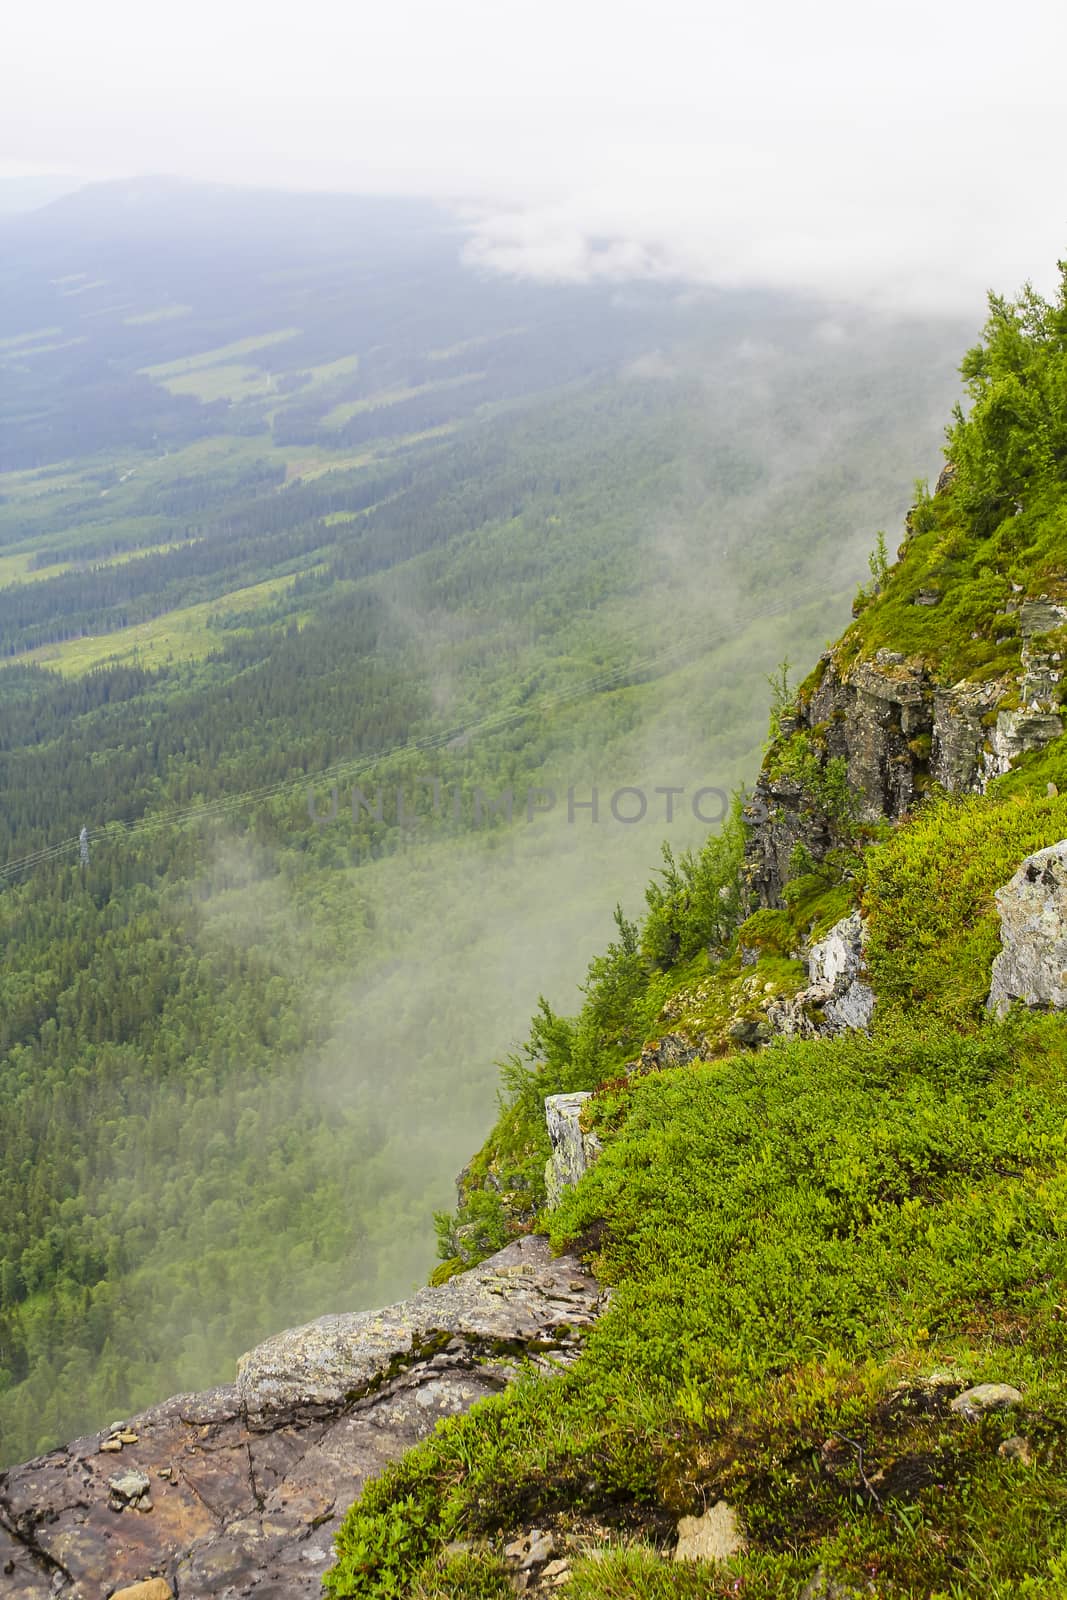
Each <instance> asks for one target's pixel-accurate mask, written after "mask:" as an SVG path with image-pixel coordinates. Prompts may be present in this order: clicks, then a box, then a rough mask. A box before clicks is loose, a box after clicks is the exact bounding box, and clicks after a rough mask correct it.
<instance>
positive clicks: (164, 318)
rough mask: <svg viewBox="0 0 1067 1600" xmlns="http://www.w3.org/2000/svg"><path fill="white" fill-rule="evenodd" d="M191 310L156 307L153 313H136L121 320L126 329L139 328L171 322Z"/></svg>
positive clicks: (188, 308) (174, 307)
mask: <svg viewBox="0 0 1067 1600" xmlns="http://www.w3.org/2000/svg"><path fill="white" fill-rule="evenodd" d="M192 309H193V308H192V306H180V305H174V306H157V307H156V309H155V310H154V311H138V312H136V313H135V314H134V315H133V316H130V317H123V319H122V320H123V323H124V324H125V325H126V327H128V328H139V327H143V326H144V324H146V323H149V322H171V321H173V319H174V318H175V317H187V316H189V315H190V314H191V312H192Z"/></svg>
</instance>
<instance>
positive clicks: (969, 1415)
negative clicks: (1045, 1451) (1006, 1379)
mask: <svg viewBox="0 0 1067 1600" xmlns="http://www.w3.org/2000/svg"><path fill="white" fill-rule="evenodd" d="M1022 1399H1023V1397H1022V1395H1021V1394H1020V1393H1019V1391H1018V1389H1013V1388H1012V1386H1011V1384H1010V1383H979V1384H976V1385H975V1387H974V1388H973V1389H965V1390H964V1391H963V1393H962V1394H958V1395H957V1396H956V1398H955V1400H953V1402H952V1407H951V1409H952V1410H953V1411H955V1412H956V1413H957V1415H959V1416H961V1417H965V1418H966V1420H967V1421H968V1422H974V1421H975V1420H976V1419H977V1418H978V1417H980V1416H982V1414H983V1413H984V1412H986V1411H1010V1410H1011V1408H1012V1407H1013V1406H1018V1405H1021V1404H1022Z"/></svg>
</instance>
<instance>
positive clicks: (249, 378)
mask: <svg viewBox="0 0 1067 1600" xmlns="http://www.w3.org/2000/svg"><path fill="white" fill-rule="evenodd" d="M159 381H160V382H161V383H162V384H163V386H164V388H166V389H169V390H170V392H171V394H191V395H192V396H193V397H194V398H195V399H197V400H202V401H203V402H204V403H205V404H209V403H210V402H211V401H212V400H250V399H254V398H255V397H256V396H262V395H269V394H272V393H273V392H274V385H273V380H272V379H271V376H270V374H269V373H268V372H264V370H263V368H262V367H248V366H240V365H237V364H227V363H223V364H220V365H218V366H208V367H197V368H195V369H194V370H193V371H191V372H183V373H180V374H178V375H177V376H175V377H173V378H161V379H160V380H159Z"/></svg>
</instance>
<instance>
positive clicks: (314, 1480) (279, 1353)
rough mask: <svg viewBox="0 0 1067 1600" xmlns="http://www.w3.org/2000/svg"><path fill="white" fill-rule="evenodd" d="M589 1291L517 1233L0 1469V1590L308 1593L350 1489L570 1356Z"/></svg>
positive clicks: (183, 1595)
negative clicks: (407, 1290) (515, 1382)
mask: <svg viewBox="0 0 1067 1600" xmlns="http://www.w3.org/2000/svg"><path fill="white" fill-rule="evenodd" d="M600 1303H601V1291H600V1288H599V1286H598V1285H597V1283H596V1281H595V1279H594V1278H593V1277H592V1275H591V1274H590V1272H589V1271H588V1269H587V1268H586V1267H584V1266H582V1265H581V1263H579V1262H578V1261H577V1260H575V1259H574V1258H573V1257H570V1256H560V1257H558V1258H556V1259H553V1258H552V1257H551V1255H550V1254H549V1250H548V1246H547V1244H546V1243H545V1241H544V1240H543V1239H539V1238H524V1239H519V1240H517V1241H516V1242H515V1243H514V1244H511V1245H509V1246H508V1247H507V1248H506V1249H504V1250H501V1251H500V1252H499V1253H498V1254H497V1255H495V1256H492V1257H490V1259H489V1260H487V1261H485V1262H483V1263H482V1265H481V1266H480V1267H477V1268H475V1269H474V1270H473V1271H471V1272H468V1273H464V1274H463V1275H462V1276H461V1277H459V1278H455V1279H453V1280H452V1281H451V1282H449V1283H447V1284H444V1285H443V1286H441V1287H439V1288H431V1289H422V1290H420V1291H419V1292H418V1293H417V1294H416V1295H414V1296H413V1297H412V1299H411V1300H408V1301H403V1302H401V1303H400V1304H398V1305H395V1306H389V1307H387V1308H386V1309H385V1310H384V1311H379V1312H364V1313H358V1314H354V1315H352V1316H335V1317H324V1318H321V1319H320V1320H319V1321H317V1322H314V1323H311V1324H309V1325H308V1326H307V1327H305V1328H298V1329H293V1330H291V1331H290V1332H288V1333H284V1334H280V1335H279V1336H278V1337H277V1338H274V1339H271V1340H268V1341H267V1343H266V1344H264V1345H261V1346H260V1347H259V1348H258V1349H257V1350H254V1351H252V1352H251V1353H250V1354H249V1355H247V1356H245V1357H243V1358H242V1360H241V1362H240V1366H239V1372H238V1378H237V1382H236V1384H235V1385H233V1386H230V1387H227V1388H222V1389H214V1390H211V1391H210V1392H208V1393H206V1394H194V1395H180V1396H178V1397H177V1398H176V1399H173V1400H169V1401H167V1403H166V1404H165V1405H162V1406H157V1407H155V1408H153V1409H152V1410H151V1411H146V1412H144V1413H142V1415H140V1416H137V1417H133V1418H130V1419H129V1420H127V1421H125V1422H123V1423H121V1424H117V1425H116V1426H115V1427H113V1428H108V1429H106V1430H105V1431H104V1432H103V1433H101V1434H96V1435H93V1436H91V1437H89V1438H85V1439H77V1440H75V1441H74V1443H73V1444H70V1445H68V1446H67V1447H66V1449H64V1450H56V1451H53V1452H52V1453H51V1454H50V1455H47V1456H43V1457H41V1458H40V1459H39V1460H37V1461H32V1462H30V1463H29V1464H28V1465H26V1466H23V1467H16V1468H13V1469H12V1470H11V1471H10V1472H6V1473H4V1474H0V1596H2V1597H3V1600H46V1597H55V1596H63V1597H64V1600H104V1597H106V1596H111V1595H116V1596H118V1595H124V1592H125V1590H126V1588H127V1587H129V1586H131V1585H132V1586H136V1587H135V1588H134V1589H133V1593H132V1595H131V1600H141V1596H142V1595H143V1596H144V1600H149V1597H151V1600H164V1597H165V1596H171V1597H174V1600H207V1597H208V1596H218V1597H220V1600H222V1597H225V1600H245V1597H252V1596H254V1597H255V1600H300V1597H301V1596H305V1597H307V1600H311V1597H313V1596H317V1595H318V1594H319V1593H320V1587H321V1578H322V1574H323V1572H324V1571H325V1570H326V1568H327V1567H328V1566H330V1565H331V1563H332V1560H333V1553H332V1540H333V1533H334V1530H335V1529H336V1528H337V1526H338V1525H339V1523H340V1520H341V1518H342V1516H343V1515H344V1513H345V1511H346V1510H347V1509H348V1507H349V1505H350V1504H351V1502H352V1501H353V1500H354V1499H355V1498H356V1496H357V1495H358V1494H359V1492H360V1490H361V1489H362V1486H363V1484H364V1483H365V1482H366V1481H367V1480H368V1479H369V1478H371V1477H374V1476H376V1475H377V1474H378V1473H379V1472H381V1471H382V1470H383V1468H385V1467H386V1466H388V1465H389V1463H390V1462H391V1461H395V1460H397V1459H398V1458H399V1457H400V1456H401V1455H403V1453H404V1452H405V1450H408V1449H409V1448H410V1447H411V1446H412V1445H414V1444H416V1443H417V1442H418V1441H419V1440H420V1439H421V1438H424V1437H425V1436H426V1435H427V1434H428V1433H429V1432H430V1431H431V1430H432V1429H433V1427H434V1424H435V1423H436V1422H437V1421H438V1420H439V1419H440V1418H442V1417H447V1416H452V1415H455V1414H457V1413H459V1412H462V1411H466V1410H468V1409H469V1407H470V1406H472V1405H473V1404H474V1402H475V1401H476V1400H479V1399H481V1398H483V1397H484V1396H486V1395H490V1394H494V1393H496V1392H498V1391H499V1390H500V1389H501V1388H503V1387H504V1385H506V1384H507V1383H508V1382H509V1381H510V1379H511V1377H512V1376H513V1374H514V1372H515V1370H516V1364H517V1363H518V1362H519V1361H520V1360H533V1361H534V1362H535V1363H542V1364H544V1365H545V1366H551V1367H552V1368H553V1369H555V1368H558V1367H559V1366H561V1365H566V1364H567V1363H569V1362H571V1361H573V1360H574V1358H575V1356H576V1354H577V1351H578V1349H579V1347H580V1343H581V1339H582V1335H583V1333H584V1331H585V1330H586V1329H587V1328H588V1327H589V1326H590V1325H591V1323H592V1322H593V1320H594V1319H595V1317H596V1315H597V1312H598V1309H599V1307H600ZM152 1579H155V1580H156V1583H155V1587H154V1588H146V1589H141V1588H140V1587H139V1586H140V1585H141V1584H148V1583H149V1580H152Z"/></svg>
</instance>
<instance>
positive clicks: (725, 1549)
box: [674, 1500, 748, 1561]
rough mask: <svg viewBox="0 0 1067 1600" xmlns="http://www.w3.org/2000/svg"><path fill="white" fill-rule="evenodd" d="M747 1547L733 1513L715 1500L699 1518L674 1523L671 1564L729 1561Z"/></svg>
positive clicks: (683, 1519)
mask: <svg viewBox="0 0 1067 1600" xmlns="http://www.w3.org/2000/svg"><path fill="white" fill-rule="evenodd" d="M747 1548H748V1545H747V1541H746V1539H745V1536H744V1534H743V1532H742V1531H741V1524H740V1522H739V1520H738V1516H737V1512H736V1511H735V1510H734V1509H733V1507H732V1506H729V1505H727V1503H726V1501H725V1500H719V1501H717V1502H716V1503H715V1505H713V1506H712V1507H711V1508H710V1510H708V1511H705V1513H704V1515H703V1516H702V1517H683V1518H682V1519H681V1521H680V1522H679V1524H678V1543H677V1545H676V1546H675V1550H674V1559H675V1561H729V1559H730V1557H731V1556H736V1555H740V1554H742V1552H743V1551H745V1550H746V1549H747Z"/></svg>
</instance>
